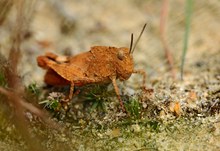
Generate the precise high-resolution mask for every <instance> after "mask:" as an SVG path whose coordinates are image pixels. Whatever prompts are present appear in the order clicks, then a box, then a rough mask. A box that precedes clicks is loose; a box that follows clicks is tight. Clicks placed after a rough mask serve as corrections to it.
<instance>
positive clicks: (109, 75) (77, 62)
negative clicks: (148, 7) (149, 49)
mask: <svg viewBox="0 0 220 151" xmlns="http://www.w3.org/2000/svg"><path fill="white" fill-rule="evenodd" d="M145 27H146V24H145V25H144V27H143V29H142V31H141V33H140V35H139V37H138V39H137V40H136V42H135V43H134V47H133V33H132V34H131V43H130V48H126V47H120V48H116V47H110V46H109V47H108V46H94V47H91V50H90V51H87V52H84V53H80V54H78V55H75V56H70V57H67V56H58V55H55V54H53V53H46V54H45V55H44V56H38V57H37V62H38V66H40V67H42V68H44V69H46V70H47V72H46V74H45V77H44V81H45V83H47V84H49V85H61V86H62V85H63V86H64V85H70V92H69V98H68V101H69V100H71V99H72V97H73V92H74V86H82V85H87V84H99V83H112V84H113V86H114V89H115V92H116V95H117V98H118V100H119V102H120V105H121V108H122V110H123V111H125V107H124V104H123V101H122V99H121V97H120V93H119V88H118V86H117V83H116V79H119V80H120V81H125V80H128V79H129V77H130V76H131V75H132V73H138V74H141V75H143V87H142V88H145V81H146V80H145V79H146V74H145V72H144V71H143V70H135V69H134V62H133V52H134V50H135V47H136V45H137V43H138V41H139V40H140V37H141V36H142V34H143V32H144V30H145Z"/></svg>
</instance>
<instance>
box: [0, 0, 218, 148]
mask: <svg viewBox="0 0 220 151" xmlns="http://www.w3.org/2000/svg"><path fill="white" fill-rule="evenodd" d="M185 5H186V4H185V1H181V0H178V1H175V0H171V1H170V2H169V18H168V20H167V24H166V33H165V36H166V39H167V42H168V45H169V47H170V50H171V53H172V54H173V57H174V64H175V68H176V71H177V72H176V75H177V78H176V79H175V80H174V79H173V78H172V77H171V73H170V72H169V68H168V65H167V63H166V59H165V58H164V50H163V48H164V47H163V45H162V43H161V39H160V32H159V23H160V12H161V7H162V2H161V1H155V0H149V1H141V0H130V1H127V0H121V1H117V2H116V1H107V0H96V1H94V0H93V1H91V0H83V1H76V0H73V1H70V0H63V1H62V2H60V1H58V0H53V1H52V0H48V1H34V0H33V1H26V3H25V5H24V6H25V17H26V20H27V21H26V22H25V23H24V25H25V28H24V29H25V30H24V31H25V32H26V34H25V35H26V38H25V40H24V41H23V42H22V45H21V50H22V58H21V62H20V64H19V74H20V75H21V78H22V80H23V83H24V85H26V86H27V87H28V85H31V84H33V83H36V84H37V88H38V89H39V91H40V92H41V94H40V96H39V99H40V101H39V102H42V101H45V100H59V98H62V97H64V96H65V94H67V93H68V87H65V88H45V84H44V82H43V77H44V74H45V70H42V69H41V68H40V67H38V66H37V63H36V57H37V56H39V55H43V54H45V52H49V51H50V52H53V53H57V54H59V55H75V54H78V53H80V52H85V51H89V50H90V47H91V46H102V45H103V46H115V47H129V45H130V35H131V33H134V39H137V37H138V34H139V32H140V31H141V29H142V27H143V25H144V24H145V23H147V29H146V31H145V32H144V34H143V36H142V37H141V40H140V42H139V43H138V46H137V48H136V50H135V52H134V54H133V57H134V62H135V69H143V70H144V71H145V72H146V73H147V82H146V86H147V88H149V89H152V90H153V91H151V92H144V95H142V91H141V90H140V89H139V86H140V84H141V76H139V75H136V74H135V75H132V77H131V78H130V79H129V80H128V81H126V82H125V83H122V82H120V81H117V83H118V85H119V87H120V90H121V94H122V95H121V97H122V98H123V100H124V102H125V105H126V108H127V110H128V113H127V114H125V113H123V112H122V111H121V110H120V105H119V102H118V100H117V97H116V95H115V93H114V91H113V87H112V85H100V86H97V85H91V86H84V87H77V88H76V89H78V90H80V94H79V95H78V96H75V97H74V99H73V101H72V102H71V103H70V104H69V110H64V109H63V108H62V107H60V108H59V109H58V111H57V108H56V110H54V109H55V108H53V107H51V109H48V108H47V107H48V106H47V107H46V108H47V110H48V112H49V113H50V114H51V116H52V119H53V120H54V121H55V122H56V123H58V124H59V125H60V128H59V129H54V128H49V127H46V128H45V127H44V126H42V124H40V122H39V121H40V120H39V119H36V118H35V116H34V115H32V114H31V113H29V112H27V113H26V116H27V117H28V120H29V121H30V133H31V135H32V136H33V138H36V140H39V141H40V143H41V144H42V146H43V147H44V148H45V150H80V151H83V150H133V151H137V150H190V151H192V150H213V151H215V150H216V151H217V150H220V115H219V111H220V59H219V58H220V43H219V41H220V32H219V27H220V22H219V21H218V20H219V17H220V9H219V8H220V3H219V2H218V0H212V1H206V0H200V1H194V3H193V14H192V21H191V29H190V34H189V44H188V51H187V54H186V58H185V68H184V80H183V81H181V80H180V64H181V55H182V47H183V39H184V33H185ZM1 7H2V6H1ZM3 8H6V6H4V7H3ZM0 14H1V13H0ZM2 14H3V13H2ZM6 14H7V15H6V17H5V19H4V22H3V23H2V22H0V25H1V26H0V51H1V53H2V54H3V55H4V56H5V57H7V56H8V53H9V50H10V47H11V41H12V40H11V35H12V33H13V29H14V25H15V22H16V20H15V17H16V11H15V7H13V6H12V7H11V9H10V11H8V13H6ZM0 21H1V20H0ZM1 64H2V61H1ZM1 98H2V97H1ZM29 101H30V102H31V100H29ZM58 104H59V102H58ZM44 105H45V104H44ZM44 105H42V106H41V108H42V109H43V108H44V107H45V106H44ZM4 107H6V106H5V105H3V107H2V108H4ZM56 107H57V106H56ZM3 110H6V109H3ZM13 114H14V113H12V115H10V116H9V117H8V118H5V117H4V116H3V115H1V114H0V119H1V123H0V140H1V141H0V150H4V151H9V150H10V151H12V150H22V151H23V150H28V148H27V142H25V141H24V139H23V138H22V137H21V136H20V135H19V129H17V128H16V127H15V125H14V124H13V121H11V119H12V118H11V116H13ZM42 150H43V149H42Z"/></svg>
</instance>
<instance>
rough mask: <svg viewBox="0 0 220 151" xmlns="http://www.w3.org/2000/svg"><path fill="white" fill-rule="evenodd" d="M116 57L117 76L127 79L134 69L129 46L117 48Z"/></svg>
mask: <svg viewBox="0 0 220 151" xmlns="http://www.w3.org/2000/svg"><path fill="white" fill-rule="evenodd" d="M116 57H117V59H116V70H117V78H119V79H120V80H122V81H124V80H127V79H128V78H129V77H130V76H131V74H132V72H133V69H134V62H133V58H132V54H131V53H130V51H129V49H128V48H125V47H121V48H118V49H117V52H116Z"/></svg>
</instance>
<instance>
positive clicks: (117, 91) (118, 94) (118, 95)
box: [110, 76, 126, 112]
mask: <svg viewBox="0 0 220 151" xmlns="http://www.w3.org/2000/svg"><path fill="white" fill-rule="evenodd" d="M110 79H111V80H112V84H113V86H114V89H115V93H116V95H117V97H118V100H119V103H120V105H121V108H122V111H123V112H126V110H125V107H124V103H123V101H122V99H121V97H120V93H119V89H118V86H117V83H116V77H115V76H114V77H111V78H110Z"/></svg>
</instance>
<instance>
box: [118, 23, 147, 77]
mask: <svg viewBox="0 0 220 151" xmlns="http://www.w3.org/2000/svg"><path fill="white" fill-rule="evenodd" d="M146 25H147V24H145V25H144V27H143V29H142V31H141V33H140V35H139V37H138V38H137V40H136V41H135V43H134V47H133V34H131V43H130V48H129V49H128V48H125V47H121V48H118V49H117V54H116V55H117V59H116V60H117V65H116V69H117V78H119V79H120V80H122V81H123V80H127V79H128V78H129V77H130V76H131V74H132V73H133V71H134V62H133V56H132V55H133V52H134V50H135V48H136V46H137V43H138V42H139V40H140V38H141V36H142V34H143V32H144V29H145V27H146Z"/></svg>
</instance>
